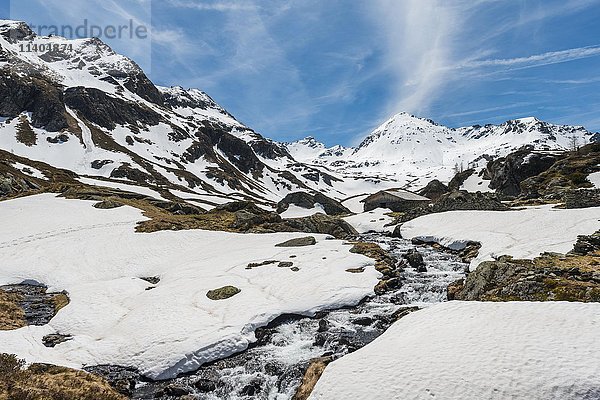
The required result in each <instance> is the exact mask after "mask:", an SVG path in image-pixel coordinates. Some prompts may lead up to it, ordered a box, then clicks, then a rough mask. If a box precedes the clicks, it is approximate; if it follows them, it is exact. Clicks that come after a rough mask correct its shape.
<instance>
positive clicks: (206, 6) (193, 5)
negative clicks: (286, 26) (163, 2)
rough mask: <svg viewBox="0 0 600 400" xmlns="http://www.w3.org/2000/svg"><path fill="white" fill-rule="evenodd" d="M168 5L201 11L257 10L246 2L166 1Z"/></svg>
mask: <svg viewBox="0 0 600 400" xmlns="http://www.w3.org/2000/svg"><path fill="white" fill-rule="evenodd" d="M167 2H168V3H169V5H171V6H173V7H178V8H189V9H194V10H201V11H221V12H227V11H247V10H253V9H256V8H257V5H256V4H253V3H251V2H248V1H240V0H238V1H198V0H196V1H194V0H167Z"/></svg>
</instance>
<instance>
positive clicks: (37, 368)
mask: <svg viewBox="0 0 600 400" xmlns="http://www.w3.org/2000/svg"><path fill="white" fill-rule="evenodd" d="M23 367H24V362H23V361H22V360H19V359H17V357H16V356H14V355H9V354H0V400H124V399H126V397H124V396H122V395H120V394H119V393H117V392H116V391H115V390H114V389H113V388H111V387H110V385H109V384H108V383H107V382H106V381H105V380H104V379H102V378H100V377H97V376H95V375H92V374H89V373H87V372H83V371H77V370H73V369H70V368H64V367H57V366H53V365H46V364H32V365H31V366H29V367H28V368H26V369H24V368H23Z"/></svg>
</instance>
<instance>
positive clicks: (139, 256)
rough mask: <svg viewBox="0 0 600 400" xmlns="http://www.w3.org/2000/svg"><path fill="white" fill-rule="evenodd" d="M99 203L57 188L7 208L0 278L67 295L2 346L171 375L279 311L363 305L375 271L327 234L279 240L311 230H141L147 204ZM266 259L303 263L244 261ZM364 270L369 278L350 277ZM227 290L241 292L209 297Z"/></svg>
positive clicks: (29, 355) (2, 335)
mask: <svg viewBox="0 0 600 400" xmlns="http://www.w3.org/2000/svg"><path fill="white" fill-rule="evenodd" d="M92 204H93V202H90V201H82V200H66V199H61V198H56V197H54V196H53V195H51V194H44V195H38V196H30V197H26V198H22V199H15V200H8V201H4V202H1V203H0V221H2V224H0V259H1V260H2V268H0V285H4V284H13V283H21V282H23V281H25V280H34V281H37V282H40V283H43V284H46V285H48V286H49V288H50V290H51V291H62V290H66V291H67V292H68V293H69V297H70V300H71V302H70V304H69V305H68V306H67V307H65V308H64V309H62V310H61V311H60V312H59V313H58V314H57V315H56V316H55V317H54V318H53V319H52V321H50V323H49V324H48V325H44V326H28V327H24V328H21V329H17V330H13V331H0V353H14V354H17V355H18V356H19V357H23V358H25V359H26V360H27V361H29V362H48V363H53V364H58V365H66V366H74V367H81V366H82V365H84V364H87V365H97V364H114V365H124V366H131V367H136V368H139V370H140V371H141V372H142V373H144V374H146V375H148V376H150V377H152V378H169V377H173V376H175V375H177V374H179V373H182V372H186V371H190V370H194V369H197V368H198V366H200V365H201V364H203V363H206V362H210V361H214V360H217V359H222V358H224V357H227V356H229V355H231V354H233V353H236V352H239V351H242V350H244V349H246V347H247V346H248V345H249V344H250V343H252V342H254V341H255V340H256V338H255V336H254V331H255V329H256V328H257V327H259V326H263V325H266V324H267V323H269V322H270V321H271V320H273V319H274V318H276V317H278V316H280V315H282V314H286V313H294V314H307V315H311V314H313V313H314V312H316V311H318V310H324V309H330V308H339V307H343V306H347V305H354V304H357V303H358V302H359V301H360V300H361V299H363V298H364V297H365V296H368V295H371V294H372V293H373V287H374V286H375V284H376V283H377V277H378V276H379V273H378V272H377V271H375V269H374V268H373V261H372V260H371V259H368V258H366V257H364V256H362V255H358V254H354V253H351V252H350V251H349V250H350V247H351V245H350V244H348V243H344V242H342V241H340V240H330V238H329V237H327V236H326V235H314V236H315V238H316V239H317V243H316V245H314V246H306V247H276V246H275V245H276V244H278V243H281V242H284V241H287V240H289V239H292V238H297V237H299V236H303V235H298V234H293V233H276V234H255V235H251V234H246V235H243V234H231V233H225V232H209V231H201V230H191V231H179V232H173V231H166V232H157V233H152V234H140V233H135V231H134V228H135V224H136V222H138V221H140V220H143V219H144V217H143V216H142V215H141V212H140V211H139V210H137V209H134V208H130V207H121V208H117V209H112V210H98V209H96V208H93V207H92ZM41 221H43V223H42V222H41ZM324 258H327V263H325V264H323V259H324ZM265 260H278V261H286V262H293V266H294V267H296V268H298V270H294V269H291V268H281V267H278V266H277V264H272V265H264V266H260V267H256V268H247V266H248V264H249V263H260V262H263V261H265ZM362 267H366V270H365V271H364V272H363V273H362V274H353V273H349V272H346V270H347V269H348V268H362ZM144 277H158V278H160V282H159V283H158V284H151V283H149V282H147V281H145V280H144V279H142V278H144ZM227 285H233V286H235V287H237V288H239V289H241V292H240V293H238V294H236V295H235V296H233V297H231V298H228V299H224V300H211V299H209V298H208V297H207V292H208V291H209V290H213V289H217V288H221V287H224V286H227ZM148 288H152V290H148ZM53 333H60V334H63V335H72V336H73V339H72V340H69V341H67V342H65V343H62V344H60V345H57V346H56V347H54V348H48V347H45V346H44V345H43V344H42V337H43V336H45V335H48V334H53Z"/></svg>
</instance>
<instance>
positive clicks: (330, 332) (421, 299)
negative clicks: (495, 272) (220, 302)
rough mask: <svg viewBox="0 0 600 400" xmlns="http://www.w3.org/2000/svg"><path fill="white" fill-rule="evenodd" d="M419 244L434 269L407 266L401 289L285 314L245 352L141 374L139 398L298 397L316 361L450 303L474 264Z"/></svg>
mask: <svg viewBox="0 0 600 400" xmlns="http://www.w3.org/2000/svg"><path fill="white" fill-rule="evenodd" d="M362 240H364V241H368V242H375V243H378V244H379V245H380V246H381V247H383V248H384V249H386V250H389V251H390V253H391V254H392V255H394V256H395V257H396V258H398V259H401V258H402V255H403V254H405V253H406V252H407V251H408V250H410V249H413V248H415V246H414V245H413V244H411V242H410V241H407V240H402V239H395V238H389V237H386V236H383V235H379V234H368V235H363V236H362ZM418 250H419V252H420V253H421V254H422V255H423V257H424V260H425V263H426V266H427V272H417V271H416V270H414V269H412V268H405V269H404V272H402V275H401V279H402V286H401V287H400V288H398V289H397V290H393V291H390V292H386V293H384V294H382V295H377V296H374V297H372V298H368V299H366V300H365V301H363V302H362V303H361V304H359V305H358V306H356V307H349V308H345V309H339V310H333V311H328V312H323V313H320V314H319V315H317V316H315V317H313V318H306V317H298V316H283V317H281V318H279V319H278V320H277V321H274V322H273V323H272V324H270V326H268V327H266V328H261V329H259V330H258V331H257V338H258V341H257V343H255V344H254V345H253V346H252V347H251V348H250V349H248V350H247V351H244V352H242V353H240V354H238V355H235V356H232V357H229V358H227V359H224V360H220V361H217V362H215V363H212V364H210V365H206V366H203V367H202V368H200V369H199V370H198V371H195V372H194V373H192V374H188V375H185V376H181V377H178V378H176V379H172V380H169V381H163V382H144V381H140V380H138V379H136V382H135V383H136V388H135V390H133V398H136V399H152V398H160V399H172V398H181V397H183V396H186V399H194V398H196V399H207V400H217V399H231V400H237V399H239V400H246V399H272V400H284V399H286V400H287V399H291V398H292V397H293V395H294V393H295V392H296V390H297V388H298V387H299V385H300V383H301V381H302V377H303V375H304V372H305V370H306V368H307V367H308V365H309V364H310V362H311V360H313V359H315V358H318V357H329V358H331V359H337V358H339V357H343V356H344V355H345V354H347V353H349V352H352V351H355V350H357V349H359V348H361V347H363V346H365V345H367V344H368V343H369V342H371V341H373V340H374V339H375V338H377V337H378V336H379V335H381V334H382V333H383V332H385V330H386V329H387V328H388V327H389V326H390V325H391V324H392V323H393V322H394V321H395V319H396V316H397V313H398V312H399V310H401V309H403V308H411V307H414V306H418V307H426V306H429V305H431V304H434V303H439V302H442V301H445V299H446V288H447V286H448V284H450V283H451V282H454V281H456V280H457V279H460V278H461V277H463V276H464V272H465V270H466V268H467V264H464V263H462V262H461V261H460V260H459V259H458V257H456V256H454V255H451V254H448V253H443V252H440V251H437V250H434V249H432V248H427V247H419V248H418ZM96 372H101V371H96ZM104 375H106V371H105V374H104ZM113 381H114V379H113Z"/></svg>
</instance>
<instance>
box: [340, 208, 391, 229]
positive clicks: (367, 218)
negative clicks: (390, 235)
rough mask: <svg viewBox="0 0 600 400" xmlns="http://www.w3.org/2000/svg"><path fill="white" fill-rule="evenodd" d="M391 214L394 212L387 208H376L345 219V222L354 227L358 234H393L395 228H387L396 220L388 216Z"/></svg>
mask: <svg viewBox="0 0 600 400" xmlns="http://www.w3.org/2000/svg"><path fill="white" fill-rule="evenodd" d="M391 212H392V210H389V209H387V208H376V209H374V210H371V211H367V212H362V213H360V214H356V215H351V216H349V217H345V218H343V220H344V221H346V222H347V223H349V224H350V225H352V226H353V227H354V229H356V231H357V232H358V233H367V232H392V231H393V230H394V227H393V226H385V225H387V224H389V223H391V222H392V221H393V220H394V219H393V218H392V217H390V216H389V215H387V214H389V213H391Z"/></svg>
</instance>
